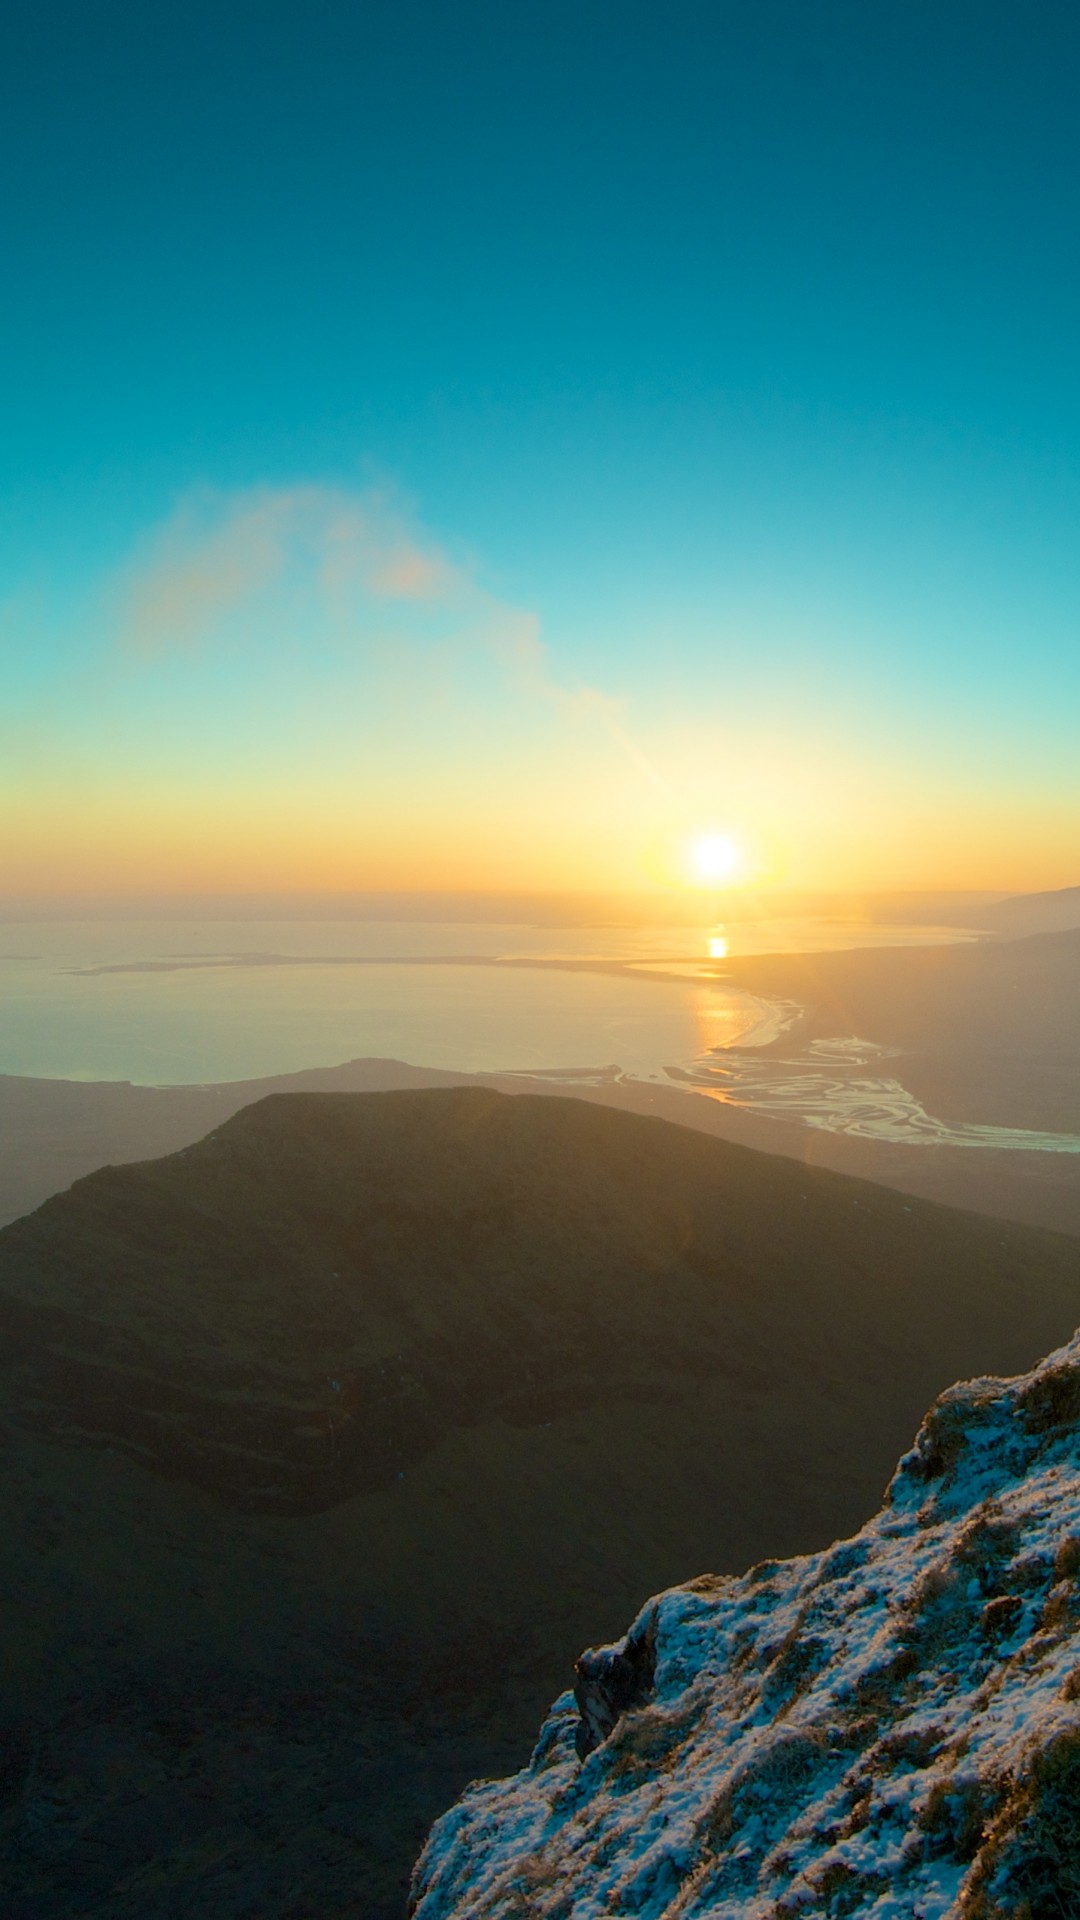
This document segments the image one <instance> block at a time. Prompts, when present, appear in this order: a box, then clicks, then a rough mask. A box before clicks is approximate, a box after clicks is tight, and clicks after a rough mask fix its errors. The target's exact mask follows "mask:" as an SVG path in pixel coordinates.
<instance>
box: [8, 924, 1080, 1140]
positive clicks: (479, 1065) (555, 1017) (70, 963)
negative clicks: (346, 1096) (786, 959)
mask: <svg viewBox="0 0 1080 1920" xmlns="http://www.w3.org/2000/svg"><path fill="white" fill-rule="evenodd" d="M972 937H974V936H973V935H972V933H971V930H970V929H965V928H959V927H949V926H937V925H932V924H923V925H915V924H871V925H867V924H866V923H865V922H860V921H854V920H845V919H843V918H841V917H836V918H831V917H828V916H815V917H811V918H796V917H794V916H792V917H778V918H776V919H774V920H756V921H752V922H750V921H747V922H734V923H730V924H719V923H714V924H711V925H704V924H703V925H701V926H675V927H672V926H644V925H634V926H609V927H597V926H588V927H570V928H567V927H556V926H549V925H541V926H533V925H507V924H484V923H477V922H467V923H459V922H443V921H426V922H425V921H417V920H402V921H395V920H347V921H343V920H340V919H337V920H325V921H320V920H296V919H289V920H265V921H253V920H250V919H245V920H237V921H228V920H221V919H199V920H195V919H193V920H190V921H185V920H177V919H168V920H156V919H145V920H112V921H109V920H69V921H63V920H42V921H36V922H35V921H31V920H26V921H8V922H6V923H5V924H3V925H0V1073H4V1074H15V1075H27V1076H32V1077H35V1078H48V1079H64V1080H114V1081H115V1080H127V1081H132V1082H135V1083H137V1084H143V1085H157V1086H162V1085H172V1086H177V1085H192V1084H207V1083H211V1082H220V1081H229V1080H248V1079H257V1078H260V1077H262V1076H265V1075H272V1074H281V1073H288V1072H293V1071H296V1070H299V1069H301V1068H305V1067H315V1066H337V1065H340V1064H342V1063H343V1062H345V1061H348V1060H354V1059H360V1058H365V1057H379V1058H384V1059H394V1060H401V1061H407V1062H409V1063H410V1064H412V1065H415V1066H425V1067H439V1068H444V1069H449V1070H452V1071H454V1072H473V1073H475V1072H487V1073H491V1072H499V1073H507V1072H511V1073H528V1074H540V1075H545V1074H552V1075H556V1076H558V1077H560V1078H563V1079H566V1080H567V1081H568V1082H572V1081H573V1080H574V1079H575V1078H580V1079H581V1080H583V1081H588V1080H594V1079H596V1078H597V1077H599V1076H607V1077H611V1076H612V1075H616V1074H617V1075H620V1076H622V1075H625V1076H628V1077H630V1078H633V1079H640V1080H659V1081H664V1082H666V1083H667V1084H669V1085H672V1084H681V1085H683V1086H684V1087H687V1088H692V1089H693V1090H695V1091H697V1092H699V1093H701V1094H703V1095H705V1096H707V1097H710V1098H714V1099H720V1100H723V1101H726V1102H728V1103H730V1104H733V1105H737V1106H744V1107H747V1108H750V1109H753V1110H755V1111H759V1112H762V1113H766V1114H768V1115H770V1117H772V1118H775V1119H779V1120H784V1121H789V1122H792V1123H795V1124H801V1125H809V1126H816V1127H823V1128H826V1129H828V1130H830V1131H841V1132H850V1133H857V1134H861V1135H863V1136H865V1137H868V1138H875V1139H892V1140H901V1141H904V1142H905V1143H907V1144H915V1145H927V1146H932V1145H936V1144H950V1145H959V1146H964V1145H967V1146H981V1147H986V1146H994V1147H1017V1148H1022V1149H1025V1150H1027V1151H1032V1150H1036V1151H1044V1152H1055V1153H1056V1152H1070V1153H1072V1152H1080V1139H1078V1138H1076V1137H1075V1136H1073V1135H1067V1134H1035V1133H1031V1132H1027V1131H1021V1130H1017V1129H1009V1128H1000V1127H981V1126H968V1127H964V1126H959V1127H957V1126H948V1125H946V1123H944V1122H942V1121H938V1120H936V1119H935V1117H934V1116H933V1115H930V1114H927V1113H926V1112H925V1111H924V1109H923V1108H922V1107H920V1106H919V1105H918V1103H917V1102H916V1101H915V1100H914V1099H913V1097H912V1096H911V1095H910V1094H908V1093H907V1091H906V1089H904V1087H903V1086H902V1085H901V1084H900V1082H899V1081H898V1080H897V1079H896V1078H895V1077H894V1076H893V1075H892V1073H891V1072H890V1070H889V1061H888V1059H887V1057H885V1056H884V1054H883V1052H882V1050H881V1049H877V1048H875V1047H874V1046H873V1044H872V1043H871V1042H868V1041H864V1040H861V1039H859V1038H858V1037H857V1036H851V1035H838V1036H837V1037H836V1040H835V1042H830V1041H817V1042H815V1043H813V1045H812V1046H810V1047H809V1048H803V1049H794V1050H792V1049H790V1048H785V1047H784V1046H783V1044H781V1043H782V1042H783V1036H784V1034H785V1032H786V1030H787V1028H788V1027H789V1026H790V1025H791V1023H792V1021H793V1019H794V1016H795V1015H796V1014H797V1011H798V1009H797V1008H795V1007H793V1006H790V1005H787V1004H785V1003H782V1002H776V1001H768V1000H765V999H762V998H759V997H758V996H756V995H754V994H751V993H748V992H746V991H744V990H742V989H740V988H738V987H735V986H733V985H731V984H730V983H726V982H725V981H724V980H723V978H722V977H717V968H718V965H719V964H720V963H722V961H723V959H724V958H726V957H728V956H732V957H735V956H741V955H748V954H754V953H784V952H788V953H806V952H813V951H819V952H820V951H829V950H839V949H844V948H848V949H850V948H855V947H866V946H898V945H905V946H910V945H927V944H943V943H947V942H955V941H960V940H968V939H971V938H972Z"/></svg>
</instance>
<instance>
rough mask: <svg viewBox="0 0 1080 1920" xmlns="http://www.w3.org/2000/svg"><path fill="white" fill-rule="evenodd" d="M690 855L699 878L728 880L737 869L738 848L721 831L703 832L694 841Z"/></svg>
mask: <svg viewBox="0 0 1080 1920" xmlns="http://www.w3.org/2000/svg"><path fill="white" fill-rule="evenodd" d="M691 857H692V860H693V865H694V871H695V873H696V874H697V876H698V878H699V880H708V881H712V882H716V881H718V880H730V879H732V878H733V876H734V875H735V873H736V872H737V871H738V866H739V853H738V849H737V847H736V846H735V843H734V841H733V840H729V839H728V837H727V835H726V834H723V833H706V834H704V835H703V836H702V838H701V839H700V840H697V841H695V843H694V849H693V853H692V856H691Z"/></svg>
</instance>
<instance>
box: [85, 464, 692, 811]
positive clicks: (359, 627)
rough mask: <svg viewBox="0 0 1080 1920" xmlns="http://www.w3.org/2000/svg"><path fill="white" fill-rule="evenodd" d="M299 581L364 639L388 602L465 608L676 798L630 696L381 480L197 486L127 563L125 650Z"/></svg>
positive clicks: (479, 638) (567, 715)
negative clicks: (603, 684)
mask: <svg viewBox="0 0 1080 1920" xmlns="http://www.w3.org/2000/svg"><path fill="white" fill-rule="evenodd" d="M296 583H299V584H300V586H301V589H302V591H303V592H304V593H305V594H306V595H307V596H308V599H309V604H310V608H311V611H312V612H314V614H315V615H316V617H317V618H318V619H320V620H321V621H322V622H324V623H325V624H326V625H327V626H328V627H329V628H330V630H331V631H333V632H334V633H335V634H336V635H337V636H339V637H340V638H343V639H345V640H347V641H348V642H351V643H352V644H354V645H363V644H364V643H365V641H367V640H368V639H369V638H370V630H371V626H372V620H373V616H374V615H376V614H377V613H378V611H379V610H380V608H381V609H383V610H385V609H386V608H388V607H391V606H397V607H399V608H402V609H409V608H412V609H414V610H416V611H417V612H418V613H420V614H421V615H424V614H427V615H428V616H433V617H435V618H437V619H438V618H441V619H444V620H445V619H447V618H451V619H453V620H454V621H455V622H456V624H457V626H458V629H459V630H460V631H461V632H463V634H464V636H465V637H466V639H467V640H468V641H471V642H473V643H474V644H477V645H479V646H480V647H482V648H483V650H484V651H485V652H486V653H487V655H488V657H489V658H490V659H491V660H492V662H493V663H494V664H495V665H497V666H498V667H499V669H500V670H501V672H502V673H503V674H504V675H505V676H506V677H507V678H508V679H509V680H510V682H511V683H512V684H513V685H514V686H515V687H516V688H517V690H518V691H519V693H520V694H521V695H522V696H523V697H524V698H526V699H536V700H540V701H542V702H544V703H545V704H547V705H548V706H550V707H553V708H554V709H555V710H556V711H557V712H558V713H559V714H560V715H561V716H562V718H563V719H564V720H565V721H566V722H567V723H568V724H570V725H573V726H580V725H582V724H584V723H587V722H588V721H590V720H595V721H596V722H597V723H598V724H599V725H600V726H601V727H602V728H603V730H604V732H605V733H606V734H607V735H608V737H609V739H610V740H611V741H612V742H613V743H614V744H615V745H616V746H617V747H618V748H619V750H620V752H621V753H622V754H624V755H625V757H626V758H627V759H628V760H629V762H630V763H631V765H632V766H633V767H634V768H635V770H636V771H637V772H638V773H639V774H640V775H641V776H642V778H644V779H645V780H647V781H648V782H649V784H650V785H651V786H652V787H653V788H654V789H655V790H656V791H657V792H658V793H659V794H661V795H662V796H663V797H664V799H665V800H667V801H671V800H672V799H673V795H672V793H671V789H670V787H669V786H668V784H667V782H666V781H665V780H664V779H663V778H662V776H661V775H660V774H659V773H658V772H657V770H656V768H655V767H654V766H653V765H652V763H651V762H650V761H649V759H648V758H647V756H646V755H645V754H644V753H643V752H642V750H641V748H640V747H639V746H638V744H637V742H636V741H635V740H634V739H633V738H632V737H631V736H630V734H629V733H628V732H627V731H626V728H625V726H624V725H623V722H622V717H621V716H622V712H623V702H621V701H620V700H618V699H617V698H616V697H615V696H614V695H612V694H609V693H606V692H604V691H603V690H602V689H600V688H597V687H591V686H570V687H568V686H564V685H563V684H562V683H561V682H560V681H559V679H558V678H557V676H556V673H555V670H554V668H553V664H552V659H551V654H550V651H549V649H548V647H547V646H546V645H545V643H544V641H543V639H542V638H541V633H540V622H539V619H538V618H537V616H536V615H535V614H534V613H531V612H529V611H527V610H526V609H524V608H520V607H515V606H512V605H511V604H510V603H509V602H506V601H503V600H500V599H499V598H498V597H497V596H496V595H494V594H491V593H490V592H488V591H487V589H486V588H484V587H482V586H480V585H479V584H478V583H477V581H476V580H475V579H474V578H473V577H472V575H471V574H470V573H469V572H468V571H467V570H466V569H465V568H463V567H462V566H460V565H458V564H456V563H455V562H454V561H452V560H450V559H449V557H448V556H447V555H446V554H445V553H444V552H443V551H442V550H441V548H439V547H438V546H437V545H436V544H435V543H434V542H433V541H431V540H429V539H428V538H426V537H425V536H423V535H422V534H421V533H419V532H418V531H417V530H416V529H415V527H414V526H413V525H412V524H411V523H410V522H409V520H408V519H407V517H406V516H405V514H404V513H403V512H402V511H401V510H400V508H398V507H397V506H395V505H394V503H393V502H392V501H390V500H389V499H388V498H387V497H386V495H385V494H382V493H379V492H374V491H373V492H369V493H365V494H353V493H350V492H348V491H347V490H345V489H343V488H333V487H324V486H316V485H305V486H296V487H289V488H278V489H271V488H252V489H249V490H245V491H242V492H239V493H232V494H221V493H212V492H209V491H206V492H202V493H198V494H194V495H192V496H190V497H189V498H188V499H187V500H186V501H184V502H182V503H181V505H180V506H179V507H178V509H177V511H176V512H175V513H174V514H173V516H172V517H171V519H170V520H169V521H168V522H167V523H166V525H165V526H164V527H163V528H161V529H160V530H159V531H158V532H157V534H156V535H154V536H153V537H152V539H151V540H150V542H149V543H148V546H147V548H146V549H145V550H144V552H143V553H142V554H141V555H140V556H139V557H138V558H137V559H136V560H135V561H134V562H133V563H132V564H131V565H130V566H129V567H128V568H126V569H125V571H124V574H123V576H122V579H121V581H120V583H119V594H120V604H121V620H120V634H121V642H122V646H123V649H124V651H125V653H126V654H127V655H128V657H129V658H131V657H132V656H135V657H136V658H141V659H142V660H144V661H148V660H152V659H155V658H160V657H161V656H162V655H165V654H169V653H173V652H175V651H178V650H181V651H188V650H190V651H201V650H204V649H206V648H207V647H210V646H212V645H213V644H214V643H215V641H219V640H220V638H221V636H222V634H223V632H224V629H225V627H226V625H227V623H228V621H229V620H230V619H233V618H235V617H237V616H241V615H243V614H244V613H245V612H248V613H254V612H255V611H256V609H257V607H258V605H259V603H260V601H261V599H262V598H263V597H264V596H266V595H267V594H268V593H269V592H270V591H271V590H272V589H274V588H278V589H280V590H282V591H284V589H285V587H286V586H287V585H290V584H291V585H293V586H295V585H296Z"/></svg>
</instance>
